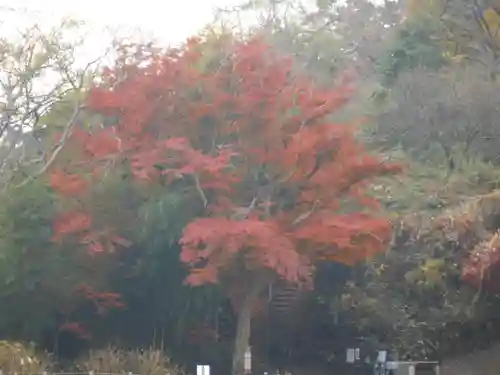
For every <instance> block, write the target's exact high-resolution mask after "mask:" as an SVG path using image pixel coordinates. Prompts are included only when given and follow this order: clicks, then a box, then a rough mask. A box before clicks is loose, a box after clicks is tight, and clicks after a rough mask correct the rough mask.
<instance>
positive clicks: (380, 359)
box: [377, 350, 387, 363]
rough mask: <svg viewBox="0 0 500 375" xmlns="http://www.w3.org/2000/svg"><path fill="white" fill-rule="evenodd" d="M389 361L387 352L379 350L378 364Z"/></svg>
mask: <svg viewBox="0 0 500 375" xmlns="http://www.w3.org/2000/svg"><path fill="white" fill-rule="evenodd" d="M385 361H387V350H379V351H378V356H377V362H380V363H385Z"/></svg>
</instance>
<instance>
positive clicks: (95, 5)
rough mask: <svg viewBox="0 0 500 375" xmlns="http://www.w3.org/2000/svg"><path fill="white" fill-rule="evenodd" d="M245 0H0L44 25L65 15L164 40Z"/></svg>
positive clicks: (181, 35) (185, 33) (181, 36)
mask: <svg viewBox="0 0 500 375" xmlns="http://www.w3.org/2000/svg"><path fill="white" fill-rule="evenodd" d="M240 2H241V0H163V1H162V0H128V1H127V0H0V9H1V8H14V9H24V10H27V11H28V12H30V13H31V15H32V18H35V19H36V21H37V22H39V23H41V24H50V23H54V22H56V21H57V20H58V19H60V18H61V17H64V16H69V17H76V18H78V19H83V20H86V21H88V24H89V26H90V25H92V26H93V27H94V26H95V27H96V28H102V27H105V26H111V27H117V26H119V27H127V28H140V29H141V31H142V32H144V33H153V34H155V35H156V36H158V37H160V38H161V39H164V40H172V41H179V40H182V39H184V38H185V37H186V36H189V35H190V34H192V33H194V32H196V30H198V29H199V28H200V27H202V26H203V25H205V24H206V23H208V22H210V20H211V19H212V10H213V9H214V8H215V7H220V6H231V5H236V4H238V3H240Z"/></svg>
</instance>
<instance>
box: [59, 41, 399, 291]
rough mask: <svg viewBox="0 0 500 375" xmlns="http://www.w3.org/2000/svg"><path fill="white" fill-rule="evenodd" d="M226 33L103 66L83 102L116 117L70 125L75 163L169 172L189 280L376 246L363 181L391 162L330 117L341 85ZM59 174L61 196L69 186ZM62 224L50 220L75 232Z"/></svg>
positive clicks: (298, 272) (339, 256) (160, 179)
mask: <svg viewBox="0 0 500 375" xmlns="http://www.w3.org/2000/svg"><path fill="white" fill-rule="evenodd" d="M225 43H226V44H225V45H224V46H222V47H223V48H221V50H223V51H224V53H222V54H219V56H218V57H216V58H213V61H208V62H207V61H206V59H207V58H208V57H206V56H205V55H204V54H203V50H204V49H206V48H210V46H208V45H207V44H205V43H204V42H203V41H202V40H196V39H193V40H190V41H189V43H187V45H186V46H185V48H184V49H181V50H174V51H169V52H167V53H163V54H161V53H151V54H145V55H144V56H143V58H142V59H141V58H140V57H139V60H140V61H136V62H135V63H133V64H132V65H126V64H125V65H124V64H123V63H120V64H117V66H116V67H115V68H113V69H108V70H107V73H106V74H105V77H103V80H102V82H104V83H103V84H102V85H101V86H96V87H94V88H93V89H92V91H91V94H90V98H89V103H88V104H89V107H90V108H91V109H93V110H94V111H96V112H98V113H101V114H103V115H106V116H113V117H115V118H116V119H117V122H116V125H115V126H112V127H107V128H104V127H103V128H98V129H93V130H92V131H91V132H89V133H86V134H83V133H79V134H77V138H78V139H80V141H81V147H82V149H83V150H84V151H85V155H86V157H87V159H85V160H84V161H82V160H79V161H77V163H79V165H82V164H83V162H85V163H86V164H88V165H89V167H90V166H92V167H90V168H95V167H96V166H98V165H99V163H102V162H103V161H106V160H107V161H110V160H112V161H114V162H115V163H116V164H117V165H118V164H119V163H118V162H121V163H122V164H121V165H123V163H128V165H129V166H130V167H131V169H132V171H133V174H134V175H135V176H136V178H137V179H140V180H143V181H148V182H150V183H162V184H167V185H168V184H170V183H172V182H173V181H182V183H183V184H184V186H185V188H184V189H183V192H184V193H185V194H186V199H199V201H200V203H201V204H200V206H201V208H202V209H203V213H202V214H201V216H200V217H198V218H195V219H193V220H192V221H191V222H190V223H189V225H188V226H187V227H186V228H185V230H184V232H183V235H182V238H181V240H180V243H181V245H182V248H183V250H182V256H181V261H182V262H183V263H185V264H187V265H188V266H189V267H190V268H191V271H192V272H191V274H190V276H189V277H188V279H187V282H188V283H190V284H193V285H199V284H203V283H207V282H217V281H218V280H219V279H220V278H221V277H223V276H224V275H228V274H233V275H240V276H241V275H243V274H246V273H247V272H248V273H252V272H257V273H258V272H260V271H262V270H264V271H272V272H274V274H275V275H276V276H278V277H281V278H283V279H286V280H289V281H291V282H301V281H307V279H308V278H309V276H310V274H311V271H312V267H313V265H314V263H315V262H317V261H319V260H331V261H337V262H343V263H347V264H354V263H355V262H357V261H360V260H363V259H366V258H367V257H370V256H373V255H375V254H377V253H378V252H380V251H382V250H383V249H384V247H385V245H386V243H387V240H388V238H389V235H390V223H389V221H388V220H387V219H386V218H383V217H380V216H378V215H376V214H374V213H373V209H374V208H376V207H377V205H376V202H375V201H374V200H373V199H372V198H371V197H370V196H369V194H367V192H366V187H367V186H368V184H370V183H371V182H372V181H373V179H374V178H376V177H378V176H381V175H384V174H387V173H394V172H397V171H399V166H397V165H393V164H388V163H385V162H383V161H382V160H380V159H379V158H378V157H376V156H372V155H370V154H369V153H368V152H367V150H366V149H365V148H364V147H363V145H362V144H361V143H360V142H359V141H358V140H357V138H356V131H357V129H356V127H355V126H353V125H352V124H344V123H338V122H335V121H333V120H332V117H331V114H332V113H334V112H335V111H337V110H339V108H341V107H342V105H343V104H344V103H345V102H346V101H347V98H348V96H349V93H350V89H349V88H348V83H347V82H345V83H342V84H340V85H339V86H338V87H337V88H335V89H331V90H325V89H320V88H318V87H315V86H314V84H313V83H312V82H311V81H310V80H308V79H307V78H306V77H302V76H299V75H297V74H295V72H294V70H293V67H292V62H291V60H290V59H287V58H281V57H279V56H276V55H274V54H273V53H272V50H271V49H270V48H269V46H268V45H266V43H264V42H263V41H262V40H260V39H254V40H250V41H246V42H241V41H232V42H227V41H226V42H225ZM58 173H59V172H55V175H54V176H53V178H52V179H53V180H55V181H57V183H56V185H59V191H61V194H65V193H69V192H70V191H72V190H73V191H75V194H76V192H77V191H78V189H77V188H76V187H73V185H75V186H76V183H75V182H71V181H73V180H72V179H68V182H63V178H62V177H61V176H60V174H58ZM75 181H76V180H75ZM61 184H62V185H63V186H61ZM72 184H73V185H72ZM87 226H88V222H83V221H82V229H86V228H87ZM67 227H68V228H66V227H65V226H64V225H61V224H60V223H59V224H58V223H57V222H56V225H55V228H54V229H55V232H56V234H57V235H68V234H71V233H75V232H76V230H75V229H74V228H73V227H74V225H72V226H70V225H67ZM101 243H102V242H101Z"/></svg>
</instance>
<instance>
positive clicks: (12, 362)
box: [0, 341, 52, 374]
mask: <svg viewBox="0 0 500 375" xmlns="http://www.w3.org/2000/svg"><path fill="white" fill-rule="evenodd" d="M51 365H52V361H51V358H50V356H49V355H48V354H46V353H40V352H37V351H36V350H35V348H34V346H32V345H24V344H21V343H18V342H10V341H0V369H1V370H2V371H3V373H4V374H41V373H42V372H43V371H48V370H50V368H51Z"/></svg>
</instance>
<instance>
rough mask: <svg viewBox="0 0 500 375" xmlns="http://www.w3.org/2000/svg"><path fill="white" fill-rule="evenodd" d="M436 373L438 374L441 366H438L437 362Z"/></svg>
mask: <svg viewBox="0 0 500 375" xmlns="http://www.w3.org/2000/svg"><path fill="white" fill-rule="evenodd" d="M435 372H436V375H440V373H441V367H440V366H439V364H437V365H436V371H435Z"/></svg>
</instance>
